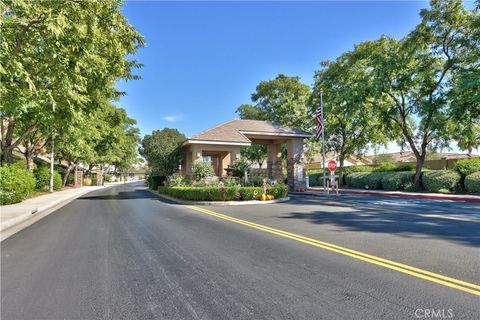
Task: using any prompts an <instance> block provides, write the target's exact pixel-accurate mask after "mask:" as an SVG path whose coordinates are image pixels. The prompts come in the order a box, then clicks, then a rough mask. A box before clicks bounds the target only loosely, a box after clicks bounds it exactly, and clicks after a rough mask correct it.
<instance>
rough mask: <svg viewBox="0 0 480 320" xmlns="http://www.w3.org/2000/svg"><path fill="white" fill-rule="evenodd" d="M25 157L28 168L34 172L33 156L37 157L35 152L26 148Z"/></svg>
mask: <svg viewBox="0 0 480 320" xmlns="http://www.w3.org/2000/svg"><path fill="white" fill-rule="evenodd" d="M24 155H25V159H26V160H27V169H28V171H30V172H33V158H34V157H35V154H34V153H33V152H31V151H30V150H28V149H25V153H24Z"/></svg>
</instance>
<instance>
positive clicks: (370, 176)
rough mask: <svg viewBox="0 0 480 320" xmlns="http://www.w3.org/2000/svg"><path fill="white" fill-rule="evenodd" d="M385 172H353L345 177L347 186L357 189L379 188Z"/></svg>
mask: <svg viewBox="0 0 480 320" xmlns="http://www.w3.org/2000/svg"><path fill="white" fill-rule="evenodd" d="M386 174H387V172H354V173H351V174H349V175H348V176H346V177H345V182H346V183H347V185H348V186H351V187H354V188H359V189H381V187H382V178H383V177H384V176H385V175H386Z"/></svg>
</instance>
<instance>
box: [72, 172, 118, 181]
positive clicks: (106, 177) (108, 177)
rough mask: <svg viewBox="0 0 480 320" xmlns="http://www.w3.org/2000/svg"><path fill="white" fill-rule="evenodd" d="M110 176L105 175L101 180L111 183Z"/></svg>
mask: <svg viewBox="0 0 480 320" xmlns="http://www.w3.org/2000/svg"><path fill="white" fill-rule="evenodd" d="M112 177H113V176H112V175H111V174H106V175H105V176H104V177H103V179H104V180H105V182H112V181H113V180H112ZM67 181H68V180H67Z"/></svg>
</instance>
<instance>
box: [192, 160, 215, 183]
mask: <svg viewBox="0 0 480 320" xmlns="http://www.w3.org/2000/svg"><path fill="white" fill-rule="evenodd" d="M213 176H215V171H213V167H212V164H211V163H210V162H209V161H195V162H194V163H193V166H192V177H193V180H195V181H200V180H202V179H205V178H206V177H213Z"/></svg>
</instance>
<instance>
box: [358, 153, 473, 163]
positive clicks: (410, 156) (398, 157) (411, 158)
mask: <svg viewBox="0 0 480 320" xmlns="http://www.w3.org/2000/svg"><path fill="white" fill-rule="evenodd" d="M385 155H390V156H391V157H392V159H393V161H394V162H415V161H416V158H415V154H414V153H413V151H403V152H392V153H386V154H385ZM367 157H369V158H371V159H374V158H375V157H376V156H375V155H370V156H367ZM474 157H478V155H475V154H467V153H454V152H438V153H434V154H433V159H447V160H454V159H468V158H474ZM427 158H428V154H427Z"/></svg>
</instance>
